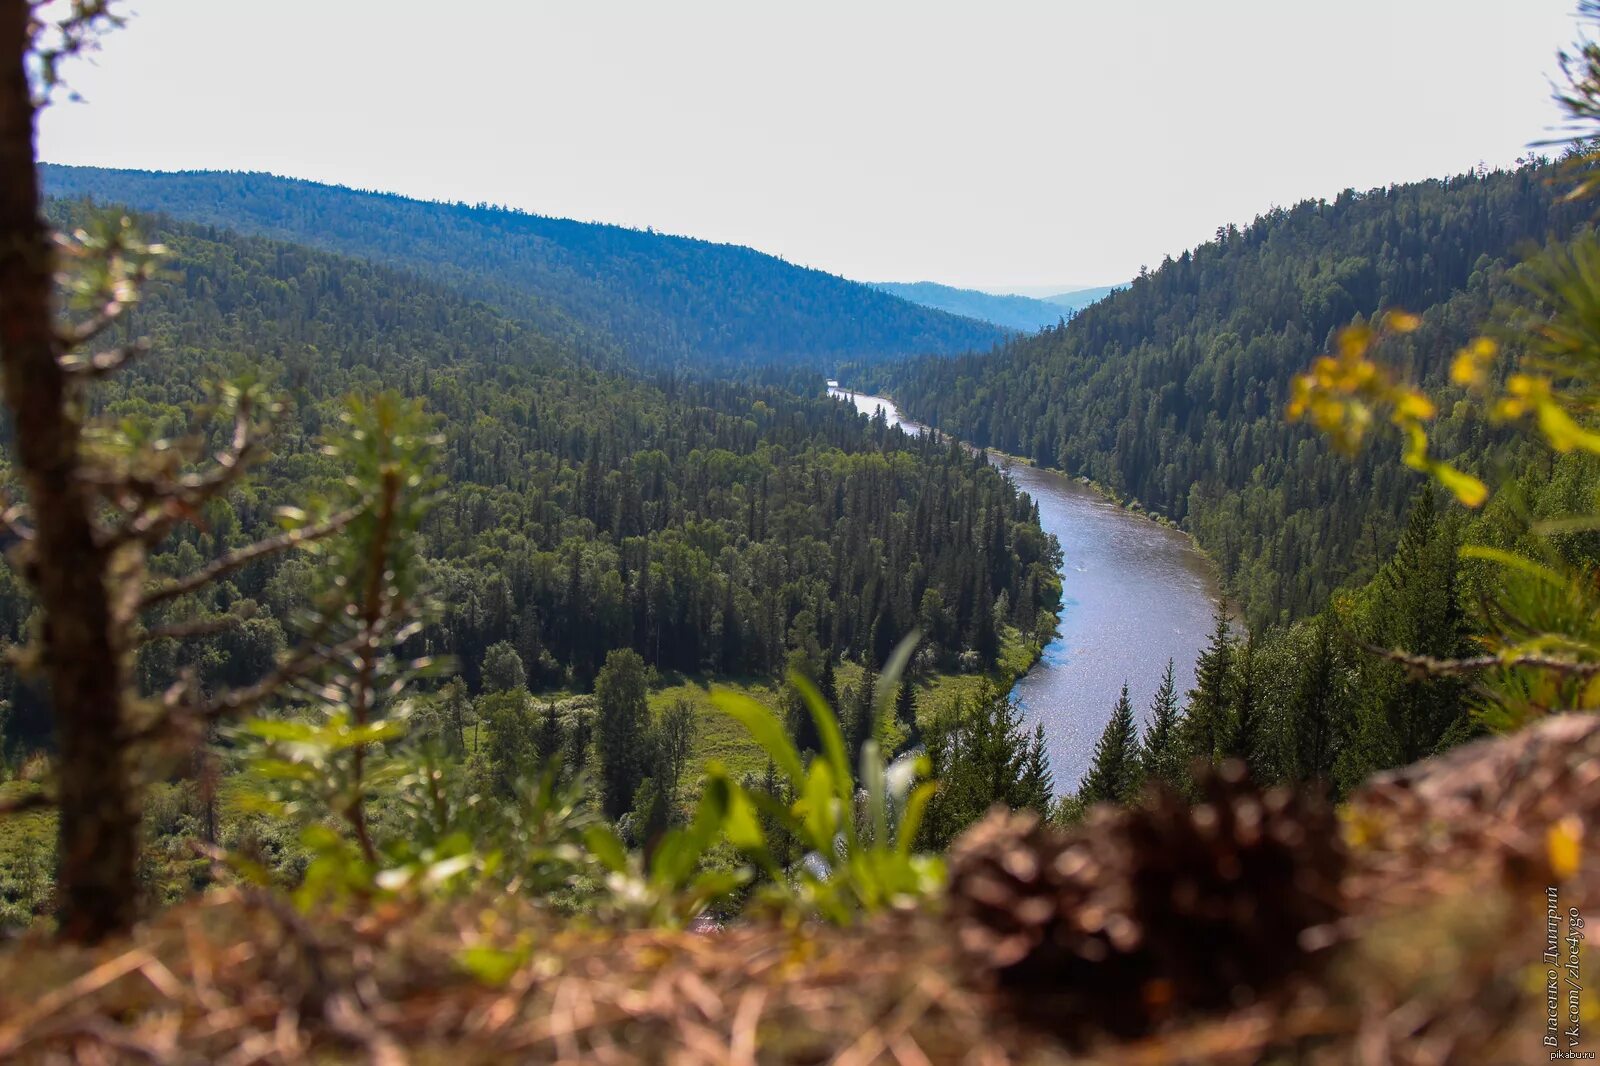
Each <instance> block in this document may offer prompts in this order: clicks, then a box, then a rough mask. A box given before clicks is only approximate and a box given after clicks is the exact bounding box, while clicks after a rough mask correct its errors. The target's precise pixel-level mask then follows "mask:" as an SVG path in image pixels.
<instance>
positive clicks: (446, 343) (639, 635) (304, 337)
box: [0, 202, 1059, 747]
mask: <svg viewBox="0 0 1600 1066" xmlns="http://www.w3.org/2000/svg"><path fill="white" fill-rule="evenodd" d="M51 209H52V210H51V214H52V216H53V218H52V221H55V222H57V223H58V224H59V225H61V226H62V227H63V228H71V227H72V226H74V225H77V224H80V223H81V214H82V208H81V206H80V205H77V204H67V203H61V202H57V203H55V204H52V205H51ZM145 228H146V231H147V232H148V234H149V235H150V236H151V237H152V238H153V239H156V240H159V241H161V242H162V243H164V244H165V245H167V246H168V247H169V249H170V250H171V256H170V258H169V259H168V261H167V262H166V263H165V264H164V267H165V269H164V270H163V272H162V275H161V278H160V280H159V281H157V282H156V283H155V284H154V285H152V286H151V287H150V290H149V291H148V293H147V294H146V298H145V299H144V300H143V301H142V302H141V303H140V304H139V305H138V307H137V309H136V311H135V312H134V313H133V314H132V315H131V316H130V317H129V319H128V320H127V321H126V322H125V323H119V326H118V337H117V339H119V340H131V339H132V338H135V337H140V336H146V337H148V338H149V339H150V341H151V342H152V349H153V350H152V351H151V353H150V354H149V355H148V356H147V357H145V358H143V359H141V360H140V361H139V362H138V364H137V365H136V366H134V367H133V368H131V369H130V370H129V372H128V373H126V374H120V375H116V376H114V377H111V378H109V379H108V380H106V381H105V382H103V383H100V384H99V385H97V388H96V391H95V396H94V402H95V412H96V413H97V414H103V415H105V416H106V417H107V418H114V419H115V420H116V421H117V423H118V424H119V425H121V426H124V427H137V429H135V430H134V431H135V432H148V433H150V434H151V435H155V434H158V433H161V434H168V435H171V434H176V433H179V432H182V431H183V429H184V428H185V426H186V425H187V423H188V416H187V414H186V407H188V406H189V405H194V404H197V403H200V402H201V401H203V400H204V399H205V397H206V394H207V392H206V390H207V383H208V382H210V381H214V380H216V379H219V378H224V377H229V376H247V377H254V378H256V379H258V380H265V381H267V382H269V383H272V384H274V385H275V386H278V387H280V388H282V389H284V390H285V391H286V392H287V393H288V396H289V399H290V400H291V406H290V409H289V413H287V414H286V416H285V417H284V419H283V420H282V422H281V424H280V425H279V426H278V428H277V431H276V432H275V434H274V436H273V439H272V455H271V457H270V458H269V459H268V460H267V461H266V462H264V463H263V464H262V465H261V466H260V467H258V468H257V469H256V470H255V471H254V472H253V473H252V475H251V478H252V480H251V486H250V488H249V489H248V490H247V491H244V492H241V493H237V494H235V495H234V496H232V497H230V498H229V499H228V500H227V501H226V502H221V503H219V505H218V506H217V507H216V508H215V509H214V512H215V513H213V512H212V511H208V512H207V521H206V526H207V529H206V532H204V533H196V534H194V535H192V536H189V537H185V538H175V541H174V542H173V543H171V544H170V545H169V553H167V554H163V556H161V557H159V558H157V559H156V560H155V563H154V566H155V567H156V569H157V570H158V571H161V572H168V571H175V572H182V571H186V570H188V569H192V568H193V567H194V565H195V564H196V562H197V560H202V559H206V558H212V557H214V556H216V555H217V554H220V553H221V552H224V551H226V550H229V549H230V548H234V547H237V546H238V545H240V544H242V543H246V542H248V541H249V540H250V539H253V538H255V537H258V536H260V535H262V534H263V533H265V532H268V531H270V530H273V529H275V528H276V526H275V524H274V523H273V519H272V513H273V508H274V507H275V506H279V505H287V504H293V505H303V504H304V502H305V501H306V500H307V499H308V498H310V497H311V496H313V495H315V494H316V493H318V492H319V491H321V488H322V487H323V486H325V485H326V484H328V482H329V479H330V478H337V477H340V476H342V474H341V471H340V470H339V469H337V468H336V467H334V466H332V465H330V463H331V460H329V459H328V458H327V456H326V455H324V454H323V453H322V450H321V448H320V444H321V439H320V438H321V437H322V435H323V431H324V429H325V428H327V427H331V426H334V425H335V424H336V423H337V421H338V419H339V417H340V415H341V413H342V411H343V402H344V398H345V397H346V396H348V395H351V394H357V395H359V394H365V393H370V392H373V391H376V390H380V389H389V390H394V391H396V392H398V393H401V394H403V395H406V396H411V397H417V398H419V399H420V400H422V401H423V402H424V404H425V405H426V409H427V410H428V411H429V412H430V413H431V414H433V415H434V416H435V417H436V418H437V419H438V420H439V425H440V430H441V432H442V434H443V444H442V446H441V448H440V458H439V462H438V467H439V471H440V473H441V474H443V475H444V476H445V479H446V486H447V487H446V489H445V491H444V492H443V494H442V498H441V499H440V501H439V504H438V506H437V508H436V509H435V510H434V512H433V514H432V515H431V517H430V518H429V519H428V521H427V522H426V523H425V525H424V528H423V536H424V538H425V540H426V544H427V547H426V556H427V560H428V561H427V567H428V579H429V584H430V586H431V588H432V589H433V590H434V592H435V593H436V595H437V597H438V600H439V610H438V612H437V614H436V616H435V617H434V618H432V619H431V620H430V623H429V625H428V626H427V627H426V629H425V630H424V631H423V633H422V635H421V636H420V637H419V638H418V639H419V641H420V642H421V643H422V644H424V645H425V646H426V648H427V650H428V651H429V652H430V653H433V654H448V655H450V656H452V657H454V658H455V660H456V662H457V664H458V669H459V670H460V671H461V673H462V674H463V676H464V677H465V678H466V680H467V681H468V682H469V684H471V685H473V686H476V685H477V682H478V679H479V668H480V664H482V663H483V662H484V659H485V656H486V653H487V651H488V650H489V649H490V648H491V647H493V646H494V645H497V644H499V643H501V642H508V643H509V644H510V645H511V646H512V647H513V648H514V649H515V651H516V653H517V655H518V656H519V658H520V662H521V667H520V669H523V670H525V674H526V678H527V680H528V683H529V684H530V685H531V686H534V687H538V686H556V685H564V684H571V685H576V686H579V687H584V686H586V685H587V684H588V682H589V681H590V680H591V679H592V678H593V676H594V674H595V672H596V671H597V670H598V669H599V667H600V665H601V664H602V663H603V662H604V661H605V658H606V656H607V654H608V652H610V651H611V650H613V649H618V648H633V649H634V650H636V651H638V652H639V653H640V654H641V655H643V656H644V657H645V659H646V661H647V662H648V663H649V664H650V665H651V666H654V667H657V668H659V669H660V670H662V671H674V670H676V671H683V672H685V673H689V674H696V673H700V672H707V673H712V674H722V675H732V674H746V675H758V676H763V677H765V676H771V675H773V674H775V673H777V672H779V671H781V670H782V669H783V668H784V665H785V663H786V662H787V659H788V656H789V653H790V650H791V649H792V648H796V647H798V648H802V649H805V650H807V651H811V652H815V654H816V656H817V657H818V659H819V660H820V658H821V656H822V655H823V654H825V653H826V654H830V655H832V656H833V657H834V658H835V659H836V660H847V659H848V660H856V661H859V662H863V663H865V664H866V665H867V666H869V667H872V668H876V667H878V666H879V665H881V663H882V662H883V660H884V657H885V656H886V655H887V654H888V653H889V651H890V650H892V649H893V647H894V644H895V642H896V641H897V640H898V639H899V638H900V636H902V635H903V634H904V633H906V632H907V631H909V630H910V629H911V628H912V626H913V625H915V624H916V621H917V618H918V610H919V608H920V607H921V606H922V605H923V604H924V602H925V600H924V595H925V594H930V593H937V595H936V596H935V599H939V598H940V597H942V600H941V602H942V603H944V604H948V605H949V606H948V610H947V611H945V612H944V614H943V615H942V616H941V617H942V618H943V619H944V620H945V622H946V623H947V624H946V627H945V631H944V632H943V633H942V634H935V633H929V634H927V636H928V637H929V640H930V642H931V644H930V646H935V653H936V654H937V655H941V656H942V657H943V658H946V659H950V660H954V659H955V657H957V656H958V655H960V653H961V652H962V651H964V650H965V649H966V647H967V646H968V645H969V644H972V643H974V642H978V643H980V644H981V643H982V642H983V641H990V642H992V641H993V639H994V636H993V628H994V624H995V620H996V617H997V614H998V612H997V610H996V608H995V601H996V600H1003V601H1004V603H1006V604H1007V605H1009V610H1010V611H1011V617H1013V618H1014V619H1015V620H1016V622H1017V623H1018V624H1019V625H1021V626H1023V627H1026V628H1027V629H1029V630H1030V631H1031V629H1032V628H1033V627H1034V626H1035V625H1036V624H1037V622H1038V619H1039V613H1040V612H1041V611H1053V610H1054V608H1055V607H1056V605H1057V602H1058V596H1059V585H1058V582H1057V580H1056V578H1055V566H1056V563H1055V548H1054V545H1053V542H1052V541H1050V540H1048V539H1047V538H1045V537H1044V535H1043V534H1041V533H1040V532H1039V529H1038V522H1037V518H1036V517H1035V513H1034V509H1033V505H1032V502H1031V501H1030V500H1028V499H1027V498H1026V497H1025V496H1023V495H1022V494H1021V493H1020V492H1018V491H1017V490H1016V488H1015V487H1014V486H1013V485H1011V484H1010V483H1009V482H1008V481H1007V480H1006V479H1005V478H1004V477H1003V476H1002V475H1001V474H1000V473H999V472H998V471H995V470H993V469H992V468H989V467H988V466H986V465H984V464H975V463H974V462H973V461H972V460H971V459H970V458H969V457H967V456H965V455H963V454H961V453H960V452H959V451H952V450H948V449H945V448H942V447H939V446H938V445H936V444H934V443H933V442H931V441H923V440H918V439H914V438H911V437H908V436H906V435H905V434H904V433H902V432H900V431H899V430H892V429H890V428H889V427H888V426H887V425H885V424H884V423H883V422H882V421H881V420H879V421H878V422H876V423H874V422H872V421H871V420H869V419H867V418H865V417H863V416H861V415H859V414H858V413H856V412H855V411H854V410H853V409H852V408H850V407H849V406H848V405H846V404H843V403H840V402H838V401H836V400H833V399H831V398H828V397H827V396H825V395H823V394H822V393H821V392H820V390H819V391H818V393H817V394H815V395H810V396H804V395H799V394H796V393H794V392H790V391H786V390H784V389H781V388H776V387H767V386H758V385H746V384H739V383H729V382H722V381H715V380H711V379H708V378H705V377H689V378H677V377H673V376H669V375H665V374H663V375H659V376H651V377H647V376H644V375H641V374H638V373H633V372H616V371H601V370H597V369H595V368H593V367H591V366H589V365H587V364H585V363H584V362H583V361H581V360H580V359H578V358H577V357H576V356H575V355H574V354H573V353H572V352H571V350H570V349H569V348H568V347H566V346H565V345H564V344H563V343H562V342H560V341H558V340H553V339H551V338H549V337H545V336H543V335H541V334H539V333H538V332H537V331H535V330H533V329H531V328H529V327H528V326H527V325H525V324H522V323H518V322H515V321H512V320H510V319H508V318H506V317H505V316H503V315H501V314H499V313H498V312H496V310H495V309H494V308H492V307H489V306H487V305H485V304H483V303H476V302H472V301H469V300H466V299H465V298H463V297H462V296H461V294H460V293H458V292H456V291H454V290H452V289H451V288H449V287H448V286H445V285H442V284H440V283H438V282H436V281H432V280H429V279H426V278H418V277H416V276H414V275H411V274H407V273H403V272H398V271H395V270H392V269H389V268H385V267H381V266H378V265H375V264H373V263H370V262H366V261H362V260H354V259H349V258H345V257H342V256H337V255H333V254H330V253H326V252H321V251H317V250H313V249H307V248H304V247H299V246H295V245H290V244H286V243H284V242H281V241H274V240H271V239H266V238H259V237H243V236H239V235H236V234H232V233H227V232H224V231H219V230H216V229H214V228H210V227H205V226H199V225H192V224H183V223H172V222H167V221H162V220H160V219H149V220H146V226H145ZM8 432H9V426H7V425H0V435H3V434H5V433H8ZM990 563H992V564H993V565H992V566H991V565H989V564H990ZM308 565H309V564H308V563H306V562H305V561H304V560H302V559H297V558H282V559H279V558H272V559H267V560H262V561H261V562H258V563H252V564H251V565H249V566H246V567H244V568H242V569H240V570H239V571H237V572H236V573H235V574H234V575H232V577H231V583H230V584H229V586H228V592H227V595H226V596H219V597H218V598H217V600H216V601H215V602H212V601H209V600H208V601H205V602H198V601H197V602H189V601H187V600H180V601H175V603H174V605H173V610H174V611H176V612H178V614H177V615H176V616H175V617H177V618H179V619H180V620H184V619H189V618H192V617H195V616H202V617H204V616H209V614H210V613H211V612H213V611H215V610H218V609H221V610H229V609H232V606H233V605H234V604H235V603H236V602H238V601H240V600H241V598H242V599H243V600H247V601H249V602H251V603H252V604H256V605H260V607H261V608H262V610H261V611H260V615H261V617H259V618H256V619H254V621H256V622H259V626H257V627H255V628H252V629H251V630H250V632H249V634H248V640H246V639H244V638H240V637H236V634H235V632H227V633H224V634H222V635H221V636H218V637H215V638H203V639H197V640H193V641H189V642H186V643H184V644H182V645H181V646H179V645H178V644H177V643H176V642H172V641H165V642H155V643H153V644H151V645H149V646H147V647H145V648H144V649H143V650H142V651H141V653H140V656H139V659H138V666H137V670H138V677H139V678H140V680H141V683H142V684H143V686H144V688H145V689H146V690H147V691H159V690H161V689H163V688H165V687H166V685H168V684H170V683H171V680H172V678H173V677H174V676H175V675H176V674H177V672H178V671H180V670H182V669H183V668H185V667H189V666H193V667H195V668H196V669H198V670H199V671H200V674H201V676H202V678H203V679H205V681H206V683H207V684H208V685H214V684H220V683H239V682H249V681H250V680H252V679H253V678H254V676H257V675H258V674H259V672H260V671H261V669H262V668H263V666H262V664H263V663H270V662H271V661H272V655H273V653H274V651H275V649H276V648H277V647H281V646H282V644H283V638H284V634H285V633H290V632H293V619H294V617H295V616H296V615H297V612H298V609H299V604H300V603H301V602H302V598H303V596H304V595H306V594H307V592H306V590H307V582H308V580H309V571H308V569H307V567H308ZM31 608H32V604H31V600H30V597H29V595H28V593H27V592H26V591H25V589H24V587H23V585H22V584H21V583H20V582H19V581H18V580H17V578H16V577H15V575H13V574H11V573H10V572H9V570H6V569H4V568H0V639H4V640H18V639H20V638H21V637H22V634H23V631H24V628H25V627H26V626H27V625H28V624H29V623H28V618H29V615H30V611H31ZM1005 620H1006V619H1005V618H1002V621H1005ZM941 643H942V645H943V649H942V651H941V650H939V648H938V647H937V646H938V645H940V644H941ZM14 684H15V675H14V674H12V673H0V698H4V699H7V700H8V701H10V708H9V709H10V710H11V711H13V712H14V713H12V714H11V715H10V716H8V718H7V720H6V728H7V730H8V731H11V732H12V733H13V735H16V736H21V737H22V738H23V739H24V740H26V741H27V742H28V744H31V743H33V742H36V741H38V740H39V739H40V738H41V737H43V736H44V734H45V733H46V723H45V721H44V711H43V707H42V705H41V704H40V702H39V701H38V699H37V698H36V696H35V695H33V694H25V693H22V692H20V691H16V690H13V687H12V686H13V685H14ZM3 742H4V738H3V737H0V746H3ZM28 744H24V747H26V746H28Z"/></svg>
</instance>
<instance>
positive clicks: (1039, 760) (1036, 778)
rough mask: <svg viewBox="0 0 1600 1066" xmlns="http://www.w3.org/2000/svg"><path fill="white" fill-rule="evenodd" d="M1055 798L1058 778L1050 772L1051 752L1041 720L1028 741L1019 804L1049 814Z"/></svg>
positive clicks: (1020, 784)
mask: <svg viewBox="0 0 1600 1066" xmlns="http://www.w3.org/2000/svg"><path fill="white" fill-rule="evenodd" d="M1055 798H1056V779H1055V775H1054V774H1052V773H1051V772H1050V753H1049V751H1048V750H1047V749H1046V747H1045V737H1044V723H1043V722H1040V723H1039V724H1038V725H1036V726H1034V729H1033V739H1032V740H1031V741H1029V743H1028V754H1027V757H1026V759H1025V760H1024V762H1023V766H1022V778H1021V781H1020V782H1019V784H1018V792H1017V796H1016V799H1017V805H1018V806H1020V807H1027V808H1030V809H1032V810H1035V811H1038V812H1039V813H1040V814H1043V815H1046V816H1048V815H1049V814H1050V813H1051V808H1052V807H1053V805H1054V804H1055Z"/></svg>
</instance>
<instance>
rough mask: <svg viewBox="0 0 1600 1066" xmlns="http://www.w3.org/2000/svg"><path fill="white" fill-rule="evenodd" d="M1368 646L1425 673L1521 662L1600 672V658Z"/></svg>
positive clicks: (1451, 673) (1573, 672) (1574, 673)
mask: <svg viewBox="0 0 1600 1066" xmlns="http://www.w3.org/2000/svg"><path fill="white" fill-rule="evenodd" d="M1363 647H1364V649H1365V650H1366V651H1368V652H1371V653H1372V654H1373V655H1377V656H1379V657H1381V658H1384V659H1388V660H1389V661H1390V662H1395V663H1399V664H1400V665H1401V666H1404V667H1406V668H1407V670H1409V671H1410V672H1412V673H1413V674H1416V675H1418V676H1421V677H1460V676H1463V675H1466V674H1476V673H1481V672H1483V671H1484V670H1494V669H1497V668H1500V669H1510V668H1513V667H1518V666H1525V667H1531V668H1533V669H1537V670H1549V671H1552V672H1554V673H1558V674H1562V675H1564V676H1567V677H1594V676H1596V675H1600V661H1595V662H1577V661H1574V660H1572V659H1557V658H1554V657H1552V656H1549V655H1531V654H1530V655H1516V656H1512V657H1511V658H1509V659H1506V658H1501V657H1500V656H1498V655H1475V656H1472V657H1471V658H1466V659H1438V658H1435V657H1433V656H1431V655H1413V654H1411V653H1410V652H1404V651H1400V650H1399V649H1397V648H1380V647H1378V646H1377V645H1374V644H1367V645H1363Z"/></svg>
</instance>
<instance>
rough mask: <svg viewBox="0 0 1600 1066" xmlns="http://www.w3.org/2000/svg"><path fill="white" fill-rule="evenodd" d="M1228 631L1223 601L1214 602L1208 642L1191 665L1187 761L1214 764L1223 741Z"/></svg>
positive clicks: (1229, 655)
mask: <svg viewBox="0 0 1600 1066" xmlns="http://www.w3.org/2000/svg"><path fill="white" fill-rule="evenodd" d="M1231 632H1232V627H1231V626H1230V624H1229V622H1228V604H1227V601H1225V600H1218V601H1217V611H1216V614H1215V615H1214V616H1213V625H1212V629H1211V640H1210V642H1209V643H1208V644H1207V645H1206V649H1205V651H1203V652H1201V653H1200V658H1199V659H1198V660H1197V661H1196V663H1195V677H1194V688H1193V689H1191V690H1190V691H1189V705H1188V707H1187V709H1186V710H1185V713H1184V746H1185V747H1186V748H1187V749H1188V754H1189V757H1190V758H1191V759H1204V760H1206V761H1208V762H1210V761H1214V760H1215V759H1216V757H1217V753H1218V749H1219V748H1220V746H1221V745H1222V743H1223V741H1224V740H1225V739H1226V733H1225V731H1224V730H1225V728H1226V726H1227V717H1226V715H1227V711H1228V671H1229V667H1230V665H1231V660H1232V658H1233V646H1232V643H1231V640H1230V634H1231Z"/></svg>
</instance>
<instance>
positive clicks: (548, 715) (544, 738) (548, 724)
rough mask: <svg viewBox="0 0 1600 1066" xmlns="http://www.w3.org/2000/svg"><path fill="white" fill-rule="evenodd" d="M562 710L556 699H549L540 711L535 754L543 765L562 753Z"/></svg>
mask: <svg viewBox="0 0 1600 1066" xmlns="http://www.w3.org/2000/svg"><path fill="white" fill-rule="evenodd" d="M562 739H563V738H562V736H561V712H560V711H558V710H557V709H556V701H555V700H548V701H546V702H545V705H544V707H543V709H542V710H541V711H540V712H539V731H538V733H537V734H536V736H535V738H534V746H533V747H534V754H535V756H536V757H537V758H538V760H539V764H540V765H541V766H548V765H550V763H551V762H552V761H553V760H555V759H556V758H558V757H560V755H561V745H562Z"/></svg>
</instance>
